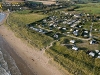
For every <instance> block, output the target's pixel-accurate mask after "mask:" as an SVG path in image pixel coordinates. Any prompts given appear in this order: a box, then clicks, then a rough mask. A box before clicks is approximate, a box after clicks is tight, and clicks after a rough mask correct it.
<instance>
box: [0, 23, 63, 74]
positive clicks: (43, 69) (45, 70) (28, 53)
mask: <svg viewBox="0 0 100 75" xmlns="http://www.w3.org/2000/svg"><path fill="white" fill-rule="evenodd" d="M0 35H2V37H3V39H4V40H5V41H6V42H7V43H8V44H9V46H10V47H11V48H12V49H13V51H14V52H15V53H16V54H17V55H18V56H19V57H20V58H22V59H23V61H24V62H25V63H26V64H27V66H28V67H29V68H30V70H31V71H32V72H33V73H34V75H64V74H63V73H61V72H60V71H59V70H58V69H57V68H56V67H55V66H53V65H51V64H50V63H48V62H49V60H50V58H48V57H46V56H44V53H45V51H39V50H37V49H36V48H31V47H29V46H28V45H27V44H26V43H25V42H23V41H22V40H21V39H20V38H17V37H16V36H15V35H14V33H13V32H12V31H11V30H9V29H8V28H7V27H6V26H5V25H1V26H0ZM17 61H18V60H17ZM25 75H31V74H25Z"/></svg>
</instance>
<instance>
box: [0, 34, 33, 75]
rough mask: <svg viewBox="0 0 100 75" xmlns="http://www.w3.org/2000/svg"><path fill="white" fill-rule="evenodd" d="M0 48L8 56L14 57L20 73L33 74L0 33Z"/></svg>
mask: <svg viewBox="0 0 100 75" xmlns="http://www.w3.org/2000/svg"><path fill="white" fill-rule="evenodd" d="M0 48H2V50H3V52H5V51H6V52H8V54H10V56H11V57H12V58H13V59H14V61H15V63H16V65H17V67H18V69H19V70H20V72H21V75H35V74H33V72H32V71H31V70H30V69H29V67H28V66H27V64H26V63H25V62H24V61H23V60H22V58H21V57H19V56H18V55H17V54H16V53H15V52H14V51H13V48H11V47H10V46H9V44H8V43H7V42H6V40H5V39H4V38H3V37H2V36H1V35H0Z"/></svg>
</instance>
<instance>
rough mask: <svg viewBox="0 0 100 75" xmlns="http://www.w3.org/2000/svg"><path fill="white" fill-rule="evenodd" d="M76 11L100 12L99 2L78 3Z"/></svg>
mask: <svg viewBox="0 0 100 75" xmlns="http://www.w3.org/2000/svg"><path fill="white" fill-rule="evenodd" d="M78 6H79V8H78V9H76V10H77V11H83V12H87V13H92V14H100V3H88V4H78Z"/></svg>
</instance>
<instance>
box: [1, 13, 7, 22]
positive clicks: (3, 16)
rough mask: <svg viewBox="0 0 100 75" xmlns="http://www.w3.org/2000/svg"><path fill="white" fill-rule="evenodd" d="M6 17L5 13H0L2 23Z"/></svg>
mask: <svg viewBox="0 0 100 75" xmlns="http://www.w3.org/2000/svg"><path fill="white" fill-rule="evenodd" d="M5 17H6V14H5V13H0V22H2V21H3V20H4V18H5Z"/></svg>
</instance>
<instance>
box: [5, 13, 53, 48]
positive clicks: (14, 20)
mask: <svg viewBox="0 0 100 75" xmlns="http://www.w3.org/2000/svg"><path fill="white" fill-rule="evenodd" d="M46 16H47V15H41V14H35V13H31V14H18V13H11V14H10V16H9V18H8V20H7V22H8V24H9V26H10V27H11V29H12V30H13V31H14V32H15V33H16V35H17V36H18V37H21V38H23V39H24V40H26V41H27V42H29V43H30V44H31V45H34V46H36V47H38V48H44V47H46V46H48V45H49V44H50V42H51V41H53V39H52V38H50V37H48V36H45V35H43V34H39V33H37V32H35V31H31V30H29V29H28V28H27V24H30V23H31V22H35V21H38V20H41V19H43V18H44V17H46Z"/></svg>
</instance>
